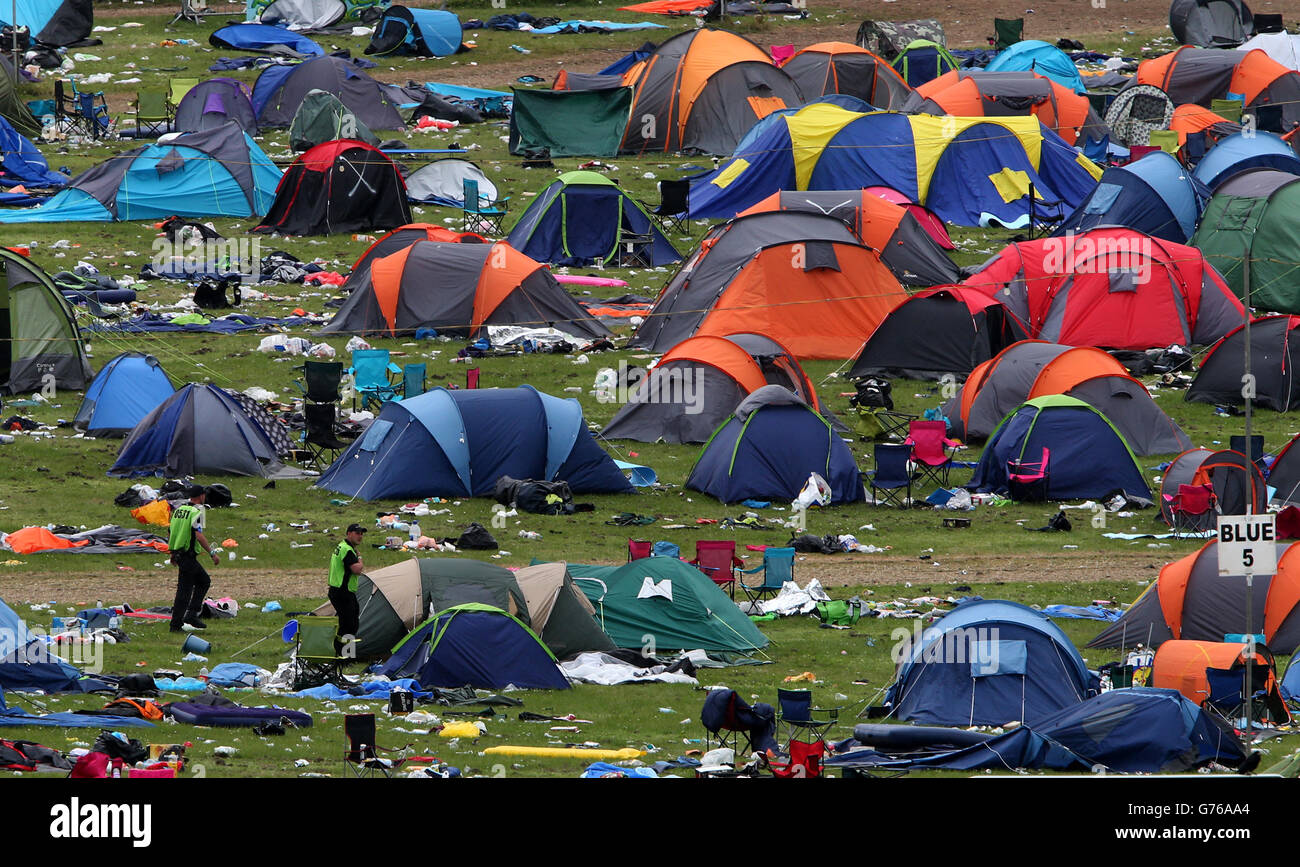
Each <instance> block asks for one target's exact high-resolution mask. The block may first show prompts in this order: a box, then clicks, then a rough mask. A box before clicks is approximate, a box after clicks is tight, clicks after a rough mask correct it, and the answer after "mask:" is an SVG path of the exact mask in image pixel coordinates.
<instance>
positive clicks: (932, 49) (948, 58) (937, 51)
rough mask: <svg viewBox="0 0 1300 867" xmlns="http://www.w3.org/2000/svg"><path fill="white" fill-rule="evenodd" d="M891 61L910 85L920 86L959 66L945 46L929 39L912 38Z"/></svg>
mask: <svg viewBox="0 0 1300 867" xmlns="http://www.w3.org/2000/svg"><path fill="white" fill-rule="evenodd" d="M893 63H894V69H896V70H897V71H898V74H899V75H900V76H902V79H903V81H905V82H907V84H908V86H910V87H920V86H921V85H922V84H925V83H926V82H927V81H934V80H935V79H936V78H938V77H939V76H941V75H945V74H947V73H949V72H952V71H953V70H955V69H957V68H958V67H960V66H961V64H960V63H959V62H958V61H957V58H955V57H953V56H952V54H950V53H949V52H948V49H947V48H944V47H943V46H942V45H940V44H939V43H938V42H933V41H931V40H929V39H913V40H912V41H911V42H909V43H907V47H906V48H904V49H903V50H902V51H901V52H899V55H898V56H897V57H895V58H894V61H893Z"/></svg>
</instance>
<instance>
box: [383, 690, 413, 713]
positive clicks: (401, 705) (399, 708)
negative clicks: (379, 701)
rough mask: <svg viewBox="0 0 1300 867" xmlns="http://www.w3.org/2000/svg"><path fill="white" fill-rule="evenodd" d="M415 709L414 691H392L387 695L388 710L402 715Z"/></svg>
mask: <svg viewBox="0 0 1300 867" xmlns="http://www.w3.org/2000/svg"><path fill="white" fill-rule="evenodd" d="M413 710H415V693H411V692H392V693H389V695H388V712H389V713H391V714H393V715H394V716H403V715H405V714H408V713H410V712H411V711H413Z"/></svg>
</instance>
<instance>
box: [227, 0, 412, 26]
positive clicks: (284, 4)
mask: <svg viewBox="0 0 1300 867" xmlns="http://www.w3.org/2000/svg"><path fill="white" fill-rule="evenodd" d="M386 5H388V0H247V3H246V8H245V17H246V18H247V19H248V20H249V21H254V20H257V21H261V22H262V23H264V24H275V25H277V26H279V27H292V28H293V29H294V30H321V29H323V28H326V27H329V26H330V25H332V24H337V23H338V22H340V21H343V20H344V19H347V20H349V21H363V20H365V21H370V20H374V18H378V17H379V14H380V8H381V7H383V6H386ZM372 16H373V18H372Z"/></svg>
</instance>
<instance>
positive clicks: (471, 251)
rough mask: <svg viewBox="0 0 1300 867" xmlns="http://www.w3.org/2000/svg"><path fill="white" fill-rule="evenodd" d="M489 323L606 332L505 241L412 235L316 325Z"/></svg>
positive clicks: (461, 330)
mask: <svg viewBox="0 0 1300 867" xmlns="http://www.w3.org/2000/svg"><path fill="white" fill-rule="evenodd" d="M489 325H523V326H527V327H532V328H558V329H560V330H561V331H563V332H565V333H566V334H573V335H576V336H579V337H588V338H593V339H594V338H597V337H608V336H610V330H609V329H608V328H606V327H605V325H604V324H603V323H602V322H600V320H598V319H594V318H592V317H591V316H590V315H588V314H587V312H586V311H585V310H583V309H582V307H581V306H580V305H579V304H578V302H577V301H575V300H574V299H573V297H572V296H571V295H569V293H567V292H565V291H564V287H563V286H561V285H560V284H559V283H557V282H556V280H555V277H554V276H552V274H551V272H550V271H549V270H547V269H546V268H545V267H544V266H543V265H542V264H541V263H539V262H534V261H533V260H532V259H529V258H528V257H527V256H525V255H524V254H522V253H520V252H518V251H517V250H515V249H514V248H513V247H511V246H510V245H509V244H507V243H505V242H504V241H498V242H497V243H495V244H447V243H437V242H434V241H416V242H415V243H414V244H412V245H411V246H409V247H406V248H404V249H401V250H398V251H397V252H396V253H392V254H390V255H388V256H383V257H380V258H377V259H372V260H370V274H369V277H368V278H364V279H362V280H361V281H359V282H357V283H355V284H353V286H352V293H351V294H350V295H349V296H348V298H347V300H346V301H344V302H343V306H342V307H340V308H339V310H338V312H337V313H335V314H334V318H333V319H331V320H330V321H329V323H328V324H327V325H326V326H325V327H324V328H322V329H321V330H322V331H323V332H342V333H347V334H387V335H389V336H393V335H397V334H412V333H414V332H415V331H416V330H417V329H419V328H433V329H435V330H436V331H437V332H438V333H439V334H447V335H449V336H450V335H453V334H454V335H457V336H463V337H468V338H471V339H472V338H475V337H478V336H479V335H480V334H482V333H483V329H484V328H485V327H486V326H489Z"/></svg>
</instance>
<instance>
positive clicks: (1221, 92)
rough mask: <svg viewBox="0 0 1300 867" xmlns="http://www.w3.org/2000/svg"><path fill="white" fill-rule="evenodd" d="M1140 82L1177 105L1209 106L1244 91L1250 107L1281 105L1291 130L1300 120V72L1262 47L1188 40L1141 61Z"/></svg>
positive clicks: (1283, 127) (1137, 81)
mask: <svg viewBox="0 0 1300 867" xmlns="http://www.w3.org/2000/svg"><path fill="white" fill-rule="evenodd" d="M1134 83H1135V84H1151V85H1154V86H1156V87H1158V88H1160V89H1161V90H1163V91H1165V93H1167V94H1169V98H1170V99H1172V100H1173V101H1174V104H1176V105H1181V104H1183V103H1189V102H1191V103H1196V104H1197V105H1202V106H1209V104H1210V101H1211V100H1213V99H1223V98H1226V97H1228V95H1229V94H1240V95H1241V96H1242V97H1243V98H1244V105H1245V107H1246V108H1248V109H1252V110H1255V111H1259V110H1260V109H1262V108H1263V107H1265V106H1269V107H1274V106H1275V107H1277V110H1278V111H1280V114H1281V118H1280V122H1281V130H1282V131H1290V130H1291V128H1292V127H1293V126H1294V125H1295V124H1296V123H1297V122H1300V72H1297V71H1296V70H1294V69H1289V68H1287V67H1286V66H1283V65H1282V64H1280V63H1278V62H1277V61H1276V60H1274V59H1273V58H1271V57H1269V56H1268V54H1266V53H1265V52H1264V51H1263V50H1262V49H1259V48H1256V49H1254V50H1252V51H1245V52H1242V51H1236V50H1233V49H1225V48H1193V47H1191V46H1188V45H1184V46H1183V47H1182V48H1179V49H1178V50H1176V51H1171V52H1170V53H1168V54H1165V55H1162V56H1160V57H1156V58H1154V59H1152V60H1144V61H1142V62H1141V63H1140V64H1138V70H1137V76H1136V77H1135V79H1134ZM1263 128H1267V127H1263Z"/></svg>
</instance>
